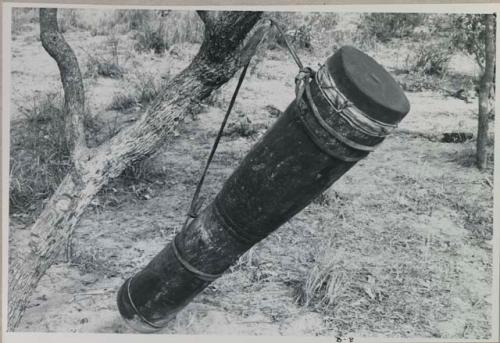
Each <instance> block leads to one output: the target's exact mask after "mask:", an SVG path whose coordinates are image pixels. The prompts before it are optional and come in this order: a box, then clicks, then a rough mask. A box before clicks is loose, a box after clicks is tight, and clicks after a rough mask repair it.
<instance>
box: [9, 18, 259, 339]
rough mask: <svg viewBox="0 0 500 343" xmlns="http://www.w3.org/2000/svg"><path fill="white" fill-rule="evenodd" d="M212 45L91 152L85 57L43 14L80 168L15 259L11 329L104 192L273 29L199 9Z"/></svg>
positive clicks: (42, 26)
mask: <svg viewBox="0 0 500 343" xmlns="http://www.w3.org/2000/svg"><path fill="white" fill-rule="evenodd" d="M198 14H199V16H200V18H201V19H202V21H203V23H204V25H205V33H204V40H203V42H202V45H201V47H200V50H199V52H198V53H197V55H196V56H195V57H194V59H193V61H192V62H191V64H190V65H189V66H188V67H187V68H186V69H184V70H183V71H181V72H180V73H179V74H178V75H177V76H176V77H174V78H173V79H172V80H171V81H170V82H169V83H168V84H166V85H165V86H164V87H163V88H162V89H161V91H160V94H159V95H158V97H157V98H156V99H154V100H153V101H152V103H151V105H150V106H149V107H148V108H147V109H146V110H145V112H144V113H143V115H142V117H141V118H140V119H139V120H138V121H137V122H136V123H134V124H132V125H131V126H128V127H126V128H124V129H123V130H122V131H120V132H119V133H118V134H116V135H115V136H113V137H112V138H111V139H109V140H108V141H107V142H105V143H103V144H101V145H100V146H98V147H96V148H88V146H87V144H86V140H85V126H84V120H83V118H84V116H85V96H84V87H83V82H82V76H81V73H80V68H79V65H78V60H77V59H76V56H75V54H74V52H73V50H72V49H71V47H70V46H69V45H68V43H67V42H66V41H65V39H64V36H63V35H62V34H61V31H60V30H59V27H58V24H57V9H40V38H41V42H42V45H43V47H44V49H45V50H46V51H47V53H49V54H50V56H51V57H52V58H54V60H55V61H56V62H57V65H58V68H59V72H60V76H61V81H62V84H63V90H64V110H65V113H66V133H65V134H66V137H67V141H68V144H69V145H70V147H71V151H72V153H71V157H72V163H73V166H72V168H71V170H70V172H69V173H68V174H67V175H66V176H65V178H64V179H63V181H62V182H61V184H60V185H59V187H58V188H57V190H56V191H55V193H54V194H53V195H52V197H51V198H50V199H49V200H48V201H47V203H46V205H45V208H44V209H43V211H42V213H41V214H40V216H39V217H38V218H37V220H36V221H35V223H34V224H33V226H32V227H31V238H30V242H29V246H30V252H29V253H28V255H27V256H22V258H18V259H14V260H12V261H10V268H9V293H8V296H9V304H8V305H9V306H8V326H9V329H10V330H13V329H14V328H15V327H16V326H17V324H18V323H19V320H20V319H21V316H22V314H23V311H24V309H25V307H26V305H27V304H28V301H29V299H30V296H31V294H32V291H33V289H34V288H35V287H36V285H37V284H38V282H39V280H40V278H41V277H42V276H43V275H44V273H45V272H46V271H47V269H48V268H49V267H50V266H51V265H52V264H53V262H54V260H55V258H56V257H57V255H58V254H59V253H60V252H61V251H62V250H63V249H64V246H65V244H66V242H67V240H68V239H69V237H70V236H71V233H72V232H73V230H74V228H75V226H76V225H77V223H78V221H79V218H80V216H81V215H82V213H83V212H84V210H85V208H86V207H87V206H88V204H89V203H90V202H91V200H92V199H93V197H94V196H95V195H96V194H97V192H98V191H99V190H100V189H101V188H102V187H103V186H104V185H105V184H106V183H107V182H108V181H109V180H111V179H112V178H115V177H117V176H119V175H120V174H121V173H122V171H123V170H124V169H125V168H126V167H127V166H129V165H131V164H132V163H134V162H136V161H138V160H140V159H143V158H146V157H148V156H149V155H151V154H152V153H153V152H154V151H155V150H157V149H158V148H159V147H160V145H161V144H162V143H164V142H165V140H167V139H168V138H169V137H171V136H172V134H173V132H174V130H175V128H176V127H177V125H179V123H181V122H182V120H183V118H184V117H185V115H186V114H187V113H189V112H190V110H191V109H192V108H194V106H195V105H196V104H197V103H199V102H200V101H201V100H202V99H204V98H206V97H207V96H209V95H210V94H211V93H212V92H213V91H214V90H216V89H217V88H219V87H220V86H222V85H223V84H224V83H226V82H227V81H228V80H230V79H231V78H232V77H233V76H234V74H235V73H236V72H237V71H238V70H239V69H240V68H241V67H243V66H244V65H246V64H247V63H248V62H249V61H250V58H251V57H252V55H253V54H254V52H255V49H256V47H257V45H258V43H259V42H260V40H261V39H262V37H263V35H264V33H265V32H266V31H267V27H266V25H257V26H256V23H257V22H258V20H259V19H260V17H261V12H242V11H237V12H236V11H235V12H212V11H200V12H198Z"/></svg>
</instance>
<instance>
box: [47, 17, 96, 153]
mask: <svg viewBox="0 0 500 343" xmlns="http://www.w3.org/2000/svg"><path fill="white" fill-rule="evenodd" d="M40 40H41V41H42V45H43V47H44V49H45V50H46V51H47V53H48V54H49V55H50V56H52V58H54V60H55V61H56V62H57V66H58V67H59V72H60V75H61V81H62V85H63V89H64V110H65V112H66V132H65V135H66V140H67V143H68V144H69V145H70V151H72V152H73V160H76V159H78V157H79V155H80V154H79V151H80V150H82V149H84V148H86V147H87V145H86V141H85V127H84V116H85V92H84V88H83V81H82V75H81V73H80V67H79V66H78V60H77V59H76V56H75V53H74V52H73V50H72V49H71V47H70V46H69V45H68V43H67V42H66V40H65V39H64V36H63V35H62V34H61V33H60V31H59V27H58V25H57V9H56V8H41V9H40Z"/></svg>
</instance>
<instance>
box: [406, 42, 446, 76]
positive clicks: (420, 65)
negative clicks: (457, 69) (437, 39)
mask: <svg viewBox="0 0 500 343" xmlns="http://www.w3.org/2000/svg"><path fill="white" fill-rule="evenodd" d="M411 58H412V57H410V56H409V57H408V58H407V61H406V64H407V69H408V70H409V71H410V72H412V71H413V72H418V73H422V74H426V75H438V76H443V75H445V74H446V72H447V70H448V62H449V61H450V58H451V51H450V49H449V48H447V47H446V46H444V45H443V44H433V43H431V44H423V45H421V46H420V47H418V48H417V50H416V54H415V55H414V56H413V60H411Z"/></svg>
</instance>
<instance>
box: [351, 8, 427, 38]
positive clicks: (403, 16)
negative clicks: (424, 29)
mask: <svg viewBox="0 0 500 343" xmlns="http://www.w3.org/2000/svg"><path fill="white" fill-rule="evenodd" d="M426 18H427V14H424V13H370V14H364V15H363V16H362V18H361V21H360V24H359V26H358V28H359V29H360V30H362V31H364V32H365V33H367V34H368V35H372V36H374V37H375V38H376V39H377V40H379V41H380V42H382V43H385V42H388V41H390V40H391V39H393V38H405V37H408V36H410V35H411V34H412V33H413V31H414V30H415V28H416V27H418V26H420V25H422V24H424V22H425V20H426Z"/></svg>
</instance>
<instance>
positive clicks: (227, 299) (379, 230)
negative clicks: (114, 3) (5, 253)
mask: <svg viewBox="0 0 500 343" xmlns="http://www.w3.org/2000/svg"><path fill="white" fill-rule="evenodd" d="M35 34H36V31H32V32H26V33H23V34H22V35H19V36H18V37H16V38H17V39H16V40H15V41H13V42H12V57H13V58H12V88H11V89H12V90H11V99H12V106H11V107H12V114H11V115H12V119H17V114H18V113H19V109H20V107H21V106H24V105H23V104H24V103H25V101H26V99H29V98H30V97H32V96H33V95H35V94H37V93H43V92H48V91H54V90H57V89H60V83H59V76H58V71H57V67H56V64H55V63H54V62H53V60H52V59H51V58H50V57H49V56H48V55H47V54H46V53H45V52H44V50H43V48H42V47H41V44H40V42H39V41H37V39H36V38H35ZM66 37H67V40H68V41H69V43H70V44H71V45H72V46H73V47H75V52H76V54H77V56H78V58H79V59H80V61H81V64H82V65H83V62H82V61H84V60H85V59H86V58H87V56H86V53H85V52H84V51H82V50H81V49H79V48H78V46H83V45H87V48H89V47H90V46H100V45H99V44H101V43H102V40H103V38H102V37H99V36H97V37H91V36H90V35H89V34H88V33H68V34H66ZM124 50H126V49H124ZM183 51H184V50H183ZM185 51H188V53H187V54H188V56H192V53H194V52H195V51H196V47H192V46H191V47H186V49H185ZM305 61H306V63H308V64H310V65H312V66H316V65H317V63H319V62H323V60H318V59H317V57H316V58H315V57H313V56H311V55H307V56H305ZM188 62H189V58H186V57H185V56H181V57H175V56H173V57H172V56H167V57H158V56H154V55H137V56H132V57H131V58H129V59H127V60H126V61H124V62H123V64H124V65H125V68H131V67H132V66H135V68H136V69H137V70H140V71H143V72H148V71H156V72H157V71H158V70H159V71H161V72H163V71H167V70H170V71H171V73H173V74H175V73H176V72H177V71H178V70H180V69H181V68H183V67H184V66H185V65H186V64H187V63H188ZM129 70H130V69H129ZM295 72H296V69H295V66H294V65H293V62H292V60H291V59H290V58H289V57H285V55H284V54H283V53H282V52H270V53H269V54H268V55H267V57H266V58H264V59H263V60H261V61H260V62H259V65H257V66H256V67H255V68H254V69H253V72H252V73H251V75H250V76H249V77H248V78H247V79H246V80H245V83H244V86H243V88H242V90H241V92H240V94H241V95H240V97H239V99H238V101H237V104H236V107H235V112H234V114H233V117H232V118H233V119H231V121H232V122H234V121H237V120H238V119H237V118H239V117H240V116H242V115H246V116H247V117H248V118H249V119H250V120H251V122H252V123H253V124H255V125H257V127H258V128H259V129H258V133H257V134H256V135H254V136H253V137H239V136H237V135H236V136H230V137H225V138H224V139H223V140H222V142H221V145H220V148H219V150H218V152H217V154H216V156H215V160H214V162H213V164H212V167H211V169H210V172H209V175H208V179H207V181H206V186H205V189H204V193H205V194H206V195H207V196H208V198H209V199H210V198H212V197H213V196H214V195H215V194H216V192H217V191H218V190H219V189H220V187H221V185H222V183H223V182H224V180H225V179H226V178H227V177H228V175H229V174H230V173H231V171H232V170H233V169H234V168H235V167H236V166H237V164H238V161H239V160H240V159H241V158H242V157H243V156H244V155H245V153H246V152H247V151H248V149H250V147H251V146H252V145H253V144H254V143H255V142H256V140H257V139H258V137H259V135H261V134H262V133H263V132H264V131H265V129H266V127H268V126H270V125H271V124H272V122H273V121H274V120H275V118H274V117H272V116H271V115H270V114H269V112H268V111H267V110H266V106H268V105H272V106H275V107H277V108H278V109H281V110H283V109H284V108H285V107H286V105H287V104H288V103H289V102H290V101H291V100H292V99H293V77H294V75H295ZM86 84H87V92H88V94H89V95H88V98H89V99H90V103H89V108H90V109H91V111H92V113H93V114H94V115H96V116H99V117H100V118H104V119H107V120H110V121H111V120H112V119H113V118H115V117H118V118H119V120H120V121H123V122H125V121H126V120H125V119H130V118H132V119H131V120H133V117H134V116H137V115H138V111H136V112H131V113H128V114H123V113H119V112H115V111H109V110H105V108H106V107H107V106H108V105H109V103H110V102H111V98H112V96H113V94H114V92H115V91H117V90H119V89H121V88H123V87H126V85H125V81H124V80H111V79H105V78H97V79H95V80H86ZM234 86H235V80H232V81H231V82H229V83H228V84H227V85H225V86H224V87H223V88H222V90H221V91H219V92H218V94H217V95H216V97H215V101H214V103H213V104H211V105H205V106H204V107H203V109H202V111H201V113H200V114H199V115H198V116H197V117H196V118H195V119H196V120H194V119H188V120H187V122H186V124H185V125H184V126H183V127H182V128H181V129H180V130H179V135H178V136H177V137H175V138H173V139H172V140H171V141H170V142H168V143H167V144H166V146H165V147H164V148H163V149H161V150H160V151H159V152H158V153H157V154H156V155H155V156H153V158H152V159H150V160H148V161H147V162H146V163H147V165H146V167H145V168H146V169H148V170H149V173H150V174H149V175H152V176H150V177H149V178H148V180H142V181H134V182H130V183H128V184H127V183H124V182H122V183H117V184H112V185H109V186H108V187H106V189H105V190H103V192H101V194H100V195H99V197H98V198H97V199H96V200H95V201H94V203H93V206H92V207H91V208H89V209H88V210H87V211H86V213H85V215H84V216H83V217H82V219H81V221H80V224H79V225H78V227H77V229H76V231H75V234H74V237H73V240H72V246H73V257H72V259H71V261H69V262H68V261H66V260H65V259H64V257H61V259H60V261H59V262H58V263H57V264H55V265H53V266H52V267H51V268H50V269H49V271H48V272H47V274H46V275H45V276H44V277H43V278H42V280H41V281H40V283H39V285H38V287H37V289H36V291H35V293H34V294H33V297H32V300H31V303H30V305H29V308H28V309H27V310H26V312H25V314H24V317H23V319H22V321H21V323H20V325H19V327H18V330H19V331H43V332H97V333H105V332H106V333H109V332H117V333H118V332H119V333H123V332H132V331H131V330H130V329H129V328H128V327H127V326H125V325H124V323H123V322H122V321H121V319H120V317H119V315H118V312H117V308H116V305H115V296H116V291H117V289H118V288H119V287H120V285H121V284H122V283H123V281H124V280H125V279H126V278H127V277H129V276H131V275H133V274H134V273H135V272H136V271H138V270H139V269H140V268H142V267H143V266H144V265H145V264H146V263H147V262H148V261H149V260H150V259H151V258H152V257H153V256H154V255H155V254H156V253H157V252H158V251H159V250H160V249H162V247H163V246H164V245H165V244H166V243H167V242H169V241H170V240H171V239H172V237H173V236H174V235H175V233H176V231H177V230H179V228H180V227H181V225H182V222H183V220H184V214H185V211H186V209H187V205H188V203H189V200H190V196H191V194H192V191H193V190H194V187H195V183H196V181H197V178H198V175H199V172H200V169H201V167H202V165H203V163H204V161H205V158H206V157H207V155H208V152H209V149H210V145H211V143H212V141H213V139H214V137H215V134H216V130H217V127H218V125H219V121H220V120H221V118H222V116H223V112H224V106H225V104H227V102H228V100H229V97H230V95H231V92H232V89H233V87H234ZM408 97H409V100H410V102H411V105H412V110H411V113H410V114H409V115H408V117H407V118H406V119H405V120H404V121H403V123H402V124H401V129H405V130H408V131H411V132H420V133H428V134H438V133H442V132H451V131H454V130H460V131H468V132H475V127H476V121H477V116H476V114H475V113H476V107H477V105H476V103H475V102H473V103H471V104H466V103H465V102H463V101H461V100H458V99H454V98H447V97H444V96H443V95H442V94H440V93H437V92H420V93H409V94H408ZM473 154H474V142H473V141H469V142H466V143H463V144H445V143H440V142H439V141H432V140H429V139H426V138H423V137H421V136H416V135H412V134H405V133H396V134H395V135H393V136H391V137H389V138H388V139H387V140H386V142H384V144H383V145H382V146H381V147H380V148H379V149H378V150H377V151H376V152H374V153H373V154H371V155H370V156H369V157H368V158H366V159H365V160H363V161H361V162H360V163H359V164H358V165H357V166H356V167H355V168H353V169H352V170H351V171H350V172H349V173H348V174H347V175H345V176H344V177H343V178H342V179H341V180H340V181H338V182H337V183H336V184H335V185H334V186H333V187H332V188H331V189H330V190H329V191H328V192H327V194H326V195H325V197H324V201H315V202H314V203H312V204H311V205H310V206H308V207H307V208H306V209H305V210H303V211H302V212H301V213H300V214H298V215H297V216H296V217H294V218H293V219H291V220H290V221H289V222H287V223H286V224H285V225H283V227H281V228H280V229H279V230H278V231H277V232H275V233H274V234H272V235H271V236H270V237H269V238H268V239H266V240H265V241H263V242H261V243H259V244H258V245H256V246H255V247H254V248H253V249H252V250H251V251H250V252H249V253H248V254H246V255H244V256H243V257H242V258H241V259H240V261H238V262H237V263H236V264H235V266H234V267H232V268H231V269H230V270H228V271H227V273H226V274H225V275H224V276H223V277H222V278H220V279H219V280H217V281H216V282H214V283H213V284H212V285H211V286H210V287H209V288H208V289H206V290H205V291H204V292H203V293H202V294H201V295H200V296H198V297H197V298H195V299H194V301H193V302H192V303H191V304H189V305H188V306H187V307H186V308H185V309H184V310H183V311H181V312H180V313H179V315H178V316H177V317H176V318H175V319H174V320H173V321H172V322H171V323H170V324H169V325H168V327H167V328H165V329H164V330H163V331H162V333H168V334H242V335H331V336H335V335H342V336H347V335H355V336H384V337H442V338H487V337H489V336H490V332H489V330H490V325H491V268H492V257H491V255H492V241H491V239H492V204H493V196H492V188H491V184H492V171H491V170H488V171H486V172H479V171H478V170H476V169H475V168H474V167H473ZM145 194H146V195H147V196H144V195H145ZM28 224H29V223H23V222H21V221H19V220H18V219H16V217H15V216H13V217H12V218H11V226H10V244H11V249H10V250H11V254H12V255H13V256H15V255H17V254H22V252H23V248H22V245H23V244H22V242H25V241H26V238H27V237H28V233H29V232H28V230H29V225H28ZM325 269H326V270H329V271H330V273H332V274H335V275H337V276H339V277H340V279H341V280H342V282H340V283H339V287H338V290H337V291H336V294H335V301H334V304H333V305H332V306H330V307H326V308H324V307H320V306H315V305H314V302H312V303H311V304H310V305H308V306H304V305H303V304H302V303H301V302H300V301H298V300H297V299H298V298H300V293H301V290H302V289H303V287H302V285H303V283H304V282H305V280H306V279H307V278H308V277H310V273H311V270H325Z"/></svg>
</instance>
